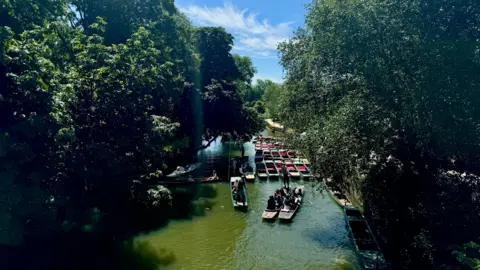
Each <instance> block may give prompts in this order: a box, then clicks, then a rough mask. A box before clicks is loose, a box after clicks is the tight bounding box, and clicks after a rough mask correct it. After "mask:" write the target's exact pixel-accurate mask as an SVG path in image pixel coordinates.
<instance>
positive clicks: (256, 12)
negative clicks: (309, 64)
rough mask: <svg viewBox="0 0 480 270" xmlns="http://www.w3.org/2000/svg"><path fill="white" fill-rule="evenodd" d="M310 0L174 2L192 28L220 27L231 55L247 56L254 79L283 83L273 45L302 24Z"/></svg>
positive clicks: (196, 0)
mask: <svg viewBox="0 0 480 270" xmlns="http://www.w3.org/2000/svg"><path fill="white" fill-rule="evenodd" d="M309 2H311V0H231V1H228V0H227V1H225V0H176V1H175V4H176V6H177V7H178V8H179V9H180V11H182V12H183V13H185V14H186V15H187V16H188V18H190V21H191V22H192V23H193V24H194V25H196V26H221V27H224V28H225V29H226V30H227V32H229V33H231V34H232V35H233V36H234V38H235V40H234V47H233V51H232V52H233V53H236V54H239V55H242V56H249V57H250V58H251V59H252V62H253V64H254V65H255V67H256V68H257V74H256V75H255V77H254V81H255V80H256V79H263V80H264V79H269V80H272V81H275V82H282V81H283V69H282V67H281V65H280V64H279V58H278V53H277V50H276V48H277V44H278V43H279V42H281V41H284V40H286V39H288V38H289V37H291V36H293V31H294V30H295V29H297V28H298V27H299V26H302V25H303V23H304V21H305V17H304V16H305V4H308V3H309Z"/></svg>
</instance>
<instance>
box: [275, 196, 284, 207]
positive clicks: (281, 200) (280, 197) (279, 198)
mask: <svg viewBox="0 0 480 270" xmlns="http://www.w3.org/2000/svg"><path fill="white" fill-rule="evenodd" d="M276 202H277V205H278V206H280V205H282V204H283V199H282V196H281V195H280V193H277V197H276Z"/></svg>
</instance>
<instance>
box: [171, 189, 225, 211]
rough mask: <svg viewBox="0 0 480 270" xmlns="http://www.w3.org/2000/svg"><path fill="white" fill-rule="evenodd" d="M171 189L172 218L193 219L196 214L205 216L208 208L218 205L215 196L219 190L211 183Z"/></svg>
mask: <svg viewBox="0 0 480 270" xmlns="http://www.w3.org/2000/svg"><path fill="white" fill-rule="evenodd" d="M170 190H171V192H172V198H173V201H172V209H171V211H170V218H173V219H192V218H193V217H195V216H204V215H205V213H206V211H207V210H208V209H211V208H213V207H215V206H216V203H215V201H214V200H213V198H215V197H216V196H217V190H216V189H215V187H213V186H211V185H193V186H190V187H178V188H172V189H170Z"/></svg>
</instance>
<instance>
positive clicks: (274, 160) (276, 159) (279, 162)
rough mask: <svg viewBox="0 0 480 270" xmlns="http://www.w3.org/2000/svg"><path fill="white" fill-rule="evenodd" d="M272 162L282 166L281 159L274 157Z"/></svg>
mask: <svg viewBox="0 0 480 270" xmlns="http://www.w3.org/2000/svg"><path fill="white" fill-rule="evenodd" d="M273 162H274V163H275V164H280V165H282V164H283V159H282V158H281V157H274V158H273Z"/></svg>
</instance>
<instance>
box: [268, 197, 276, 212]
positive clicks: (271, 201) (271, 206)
mask: <svg viewBox="0 0 480 270" xmlns="http://www.w3.org/2000/svg"><path fill="white" fill-rule="evenodd" d="M267 209H269V210H274V209H275V200H274V199H273V196H270V198H268V202H267Z"/></svg>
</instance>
